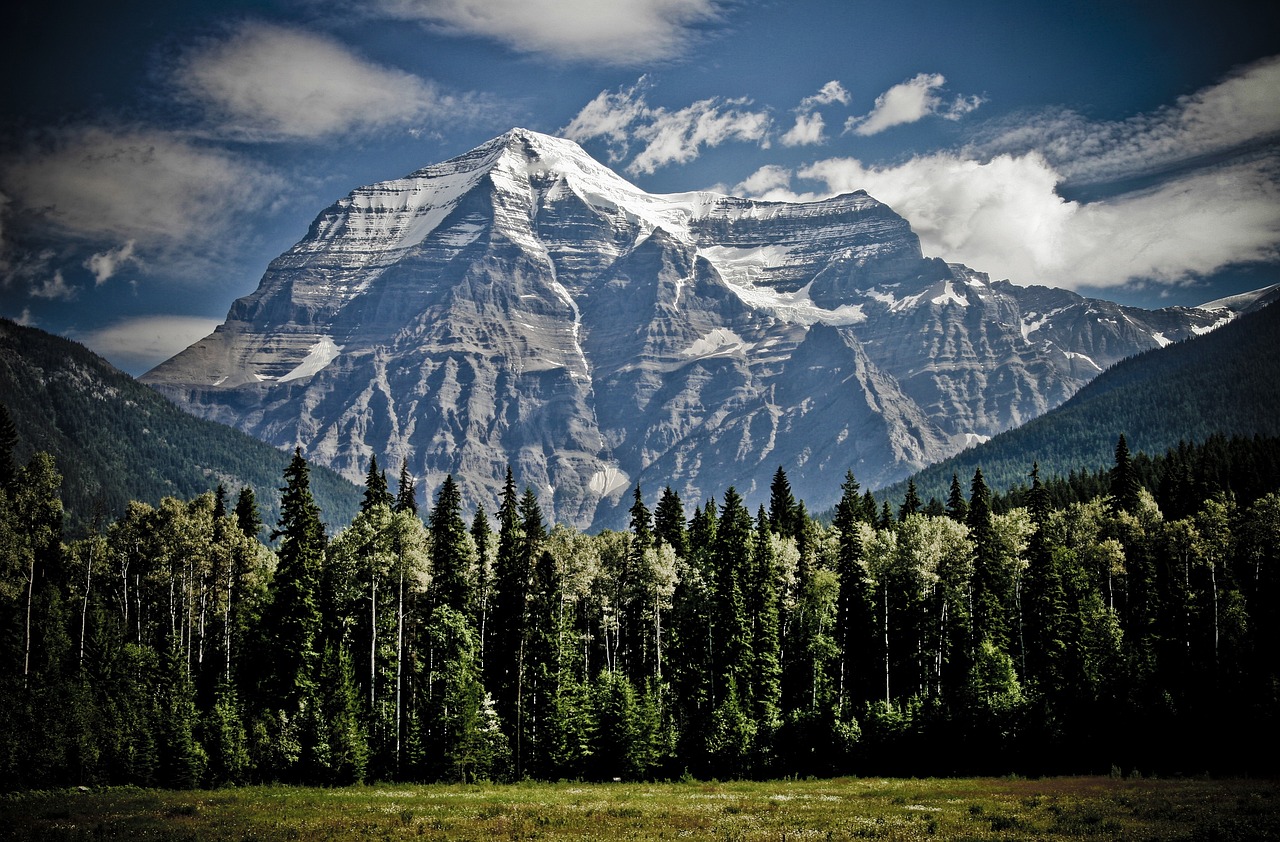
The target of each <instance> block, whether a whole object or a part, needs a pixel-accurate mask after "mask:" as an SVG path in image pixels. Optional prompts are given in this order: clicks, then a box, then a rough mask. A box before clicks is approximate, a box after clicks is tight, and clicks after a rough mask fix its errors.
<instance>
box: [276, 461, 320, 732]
mask: <svg viewBox="0 0 1280 842" xmlns="http://www.w3.org/2000/svg"><path fill="white" fill-rule="evenodd" d="M284 475H285V482H286V485H285V487H284V488H283V489H281V491H282V493H283V496H282V497H281V501H280V522H279V526H278V527H277V529H276V530H275V532H273V533H272V534H273V537H276V538H280V539H281V543H280V549H279V550H278V553H277V556H278V561H277V563H276V572H275V576H274V578H273V579H272V580H271V586H270V589H269V591H268V595H269V605H268V607H267V610H266V612H265V614H264V617H263V624H262V625H263V632H264V636H265V638H266V640H265V644H266V648H265V650H264V652H263V656H264V659H265V661H266V662H267V664H268V665H269V668H268V669H267V672H266V685H267V686H266V688H265V698H264V700H263V701H264V703H265V705H264V706H265V707H266V708H268V709H275V710H281V711H283V712H285V713H286V714H288V715H292V714H293V713H294V712H296V711H298V710H299V709H300V708H301V707H302V705H303V703H304V700H306V699H309V698H310V697H311V696H312V694H313V690H314V686H315V681H316V671H317V669H318V667H319V660H320V654H321V646H322V641H321V639H320V632H321V626H322V619H323V618H322V617H321V613H320V600H321V596H320V586H321V581H320V577H321V571H322V567H323V563H324V549H325V534H324V524H322V523H321V522H320V509H319V507H318V506H316V504H315V500H314V499H313V498H312V496H311V481H310V469H309V467H308V466H307V461H306V460H305V459H303V458H302V450H301V448H298V449H296V450H295V451H294V455H293V459H292V461H290V463H289V466H288V467H287V468H286V469H285V472H284Z"/></svg>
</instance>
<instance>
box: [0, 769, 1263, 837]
mask: <svg viewBox="0 0 1280 842" xmlns="http://www.w3.org/2000/svg"><path fill="white" fill-rule="evenodd" d="M0 838H5V839H23V840H72V839H129V840H135V839H139V840H140V839H157V840H158V839H164V840H228V841H229V842H230V841H232V840H234V842H250V840H261V841H262V842H268V840H270V841H271V842H274V840H292V839H297V840H356V839H379V840H381V839H388V840H390V839H440V840H444V839H448V840H483V841H484V842H498V840H516V839H520V840H533V839H545V840H555V839H605V840H610V839H724V840H802V839H819V840H826V839H896V840H907V839H930V838H933V839H947V840H1012V839H1124V840H1143V839H1146V840H1181V839H1186V840H1253V839H1280V782H1278V781H1258V780H1231V781H1212V780H1151V779H1138V780H1134V779H1117V778H1051V779H1044V780H1022V779H1003V778H995V779H991V778H988V779H973V778H969V779H936V780H899V779H894V780H891V779H875V778H869V779H855V778H841V779H836V780H821V781H817V780H811V781H772V782H764V783H760V782H733V783H678V784H582V783H560V784H520V785H509V786H503V785H492V786H487V785H479V786H404V785H386V786H365V787H350V788H345V789H304V788H296V787H278V786H277V787H246V788H243V789H226V790H215V791H184V792H170V791H163V790H139V789H112V790H105V791H101V792H84V791H70V792H43V793H23V794H16V795H10V796H5V797H3V798H2V799H0Z"/></svg>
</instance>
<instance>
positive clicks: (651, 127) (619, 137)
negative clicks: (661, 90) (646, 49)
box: [559, 78, 772, 174]
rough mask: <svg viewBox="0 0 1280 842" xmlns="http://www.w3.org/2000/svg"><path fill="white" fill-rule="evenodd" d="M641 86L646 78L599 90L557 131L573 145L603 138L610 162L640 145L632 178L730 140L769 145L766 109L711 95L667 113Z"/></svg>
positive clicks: (769, 122)
mask: <svg viewBox="0 0 1280 842" xmlns="http://www.w3.org/2000/svg"><path fill="white" fill-rule="evenodd" d="M645 87H646V80H645V79H644V78H641V79H640V81H639V82H637V83H636V84H635V85H634V86H632V87H630V88H624V89H621V90H619V91H618V92H616V93H612V92H609V91H604V92H601V93H600V94H599V95H598V96H596V98H595V99H593V100H592V101H591V102H589V103H587V105H586V106H585V107H584V108H583V109H582V110H581V111H579V112H578V114H577V115H576V116H575V117H574V118H573V120H571V121H570V122H569V124H568V125H567V126H565V127H564V128H562V129H561V130H560V132H559V133H560V134H561V135H563V136H564V137H567V138H569V139H571V140H576V141H585V140H590V139H593V138H604V139H606V140H607V141H609V144H610V152H609V160H610V162H611V163H617V162H619V161H621V160H623V159H625V158H626V156H627V154H628V153H629V151H630V146H631V144H632V143H642V144H643V148H642V149H641V150H640V151H639V152H638V153H637V154H636V156H635V158H633V159H632V161H631V163H630V164H628V165H627V168H626V169H627V172H629V173H633V174H637V173H638V174H648V173H652V172H654V171H655V170H657V169H658V168H659V167H662V166H666V165H667V164H673V163H675V164H684V163H688V162H689V161H692V160H694V159H696V158H697V157H698V156H699V155H701V154H702V149H703V148H704V147H713V146H719V145H720V144H722V143H725V142H727V141H730V140H737V141H747V142H752V141H754V142H757V143H759V144H761V145H762V146H765V147H767V146H768V145H769V129H770V127H771V126H772V119H771V117H770V116H769V112H768V111H763V110H754V109H752V108H751V107H750V105H751V101H750V100H747V99H723V98H719V97H714V98H711V99H704V100H700V101H698V102H695V103H693V104H692V105H689V106H686V107H685V108H681V109H679V110H676V111H669V110H667V109H665V108H651V107H650V106H649V105H648V103H647V101H646V99H645V94H644V89H645Z"/></svg>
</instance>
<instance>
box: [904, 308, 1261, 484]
mask: <svg viewBox="0 0 1280 842" xmlns="http://www.w3.org/2000/svg"><path fill="white" fill-rule="evenodd" d="M1277 349H1280V307H1278V306H1274V305H1268V306H1265V307H1262V308H1261V309H1259V310H1257V311H1255V312H1252V313H1247V314H1245V315H1243V316H1240V317H1239V318H1237V319H1236V320H1234V321H1232V322H1231V323H1230V324H1227V325H1225V326H1223V327H1221V328H1218V329H1217V330H1215V331H1213V332H1212V333H1209V334H1206V335H1205V336H1201V337H1198V338H1196V339H1190V340H1186V341H1184V342H1179V343H1176V344H1173V345H1170V346H1168V347H1165V348H1159V349H1155V350H1152V351H1147V352H1145V353H1143V354H1139V355H1137V356H1135V357H1131V358H1129V359H1127V360H1124V361H1122V362H1120V363H1117V364H1116V365H1114V366H1112V367H1111V368H1109V369H1108V370H1107V371H1104V372H1103V373H1102V374H1100V375H1098V377H1097V378H1096V379H1094V380H1093V381H1092V382H1090V383H1089V384H1088V385H1086V386H1085V387H1084V388H1082V389H1081V390H1080V391H1079V392H1077V393H1076V394H1075V395H1074V396H1073V397H1072V398H1071V399H1070V400H1068V401H1067V402H1066V403H1064V404H1063V405H1062V406H1061V407H1059V408H1057V409H1055V410H1052V411H1051V412H1048V413H1046V414H1045V415H1042V416H1040V417H1039V418H1036V419H1035V420H1033V421H1030V422H1029V423H1027V424H1025V425H1023V426H1021V427H1017V428H1015V429H1012V430H1009V431H1008V432H1004V433H1001V434H1000V435H998V436H995V437H993V438H992V439H991V440H990V441H988V442H985V443H984V444H981V445H978V446H977V447H974V448H971V449H969V450H966V451H964V452H963V453H960V454H957V455H956V456H953V457H951V458H950V459H946V460H944V461H942V462H939V463H938V464H936V465H933V466H931V467H929V468H925V469H924V470H922V471H920V472H919V473H917V474H916V475H915V476H914V477H912V482H913V483H914V484H915V486H916V490H917V492H918V493H919V494H920V495H921V496H922V497H924V498H925V499H928V498H929V497H931V496H934V497H937V498H938V499H940V500H941V499H945V498H946V495H947V493H948V488H949V483H950V481H951V476H952V474H956V475H958V476H960V477H961V478H964V477H969V476H972V474H973V471H974V469H975V468H977V467H978V466H979V465H981V466H982V470H983V473H984V474H986V476H987V481H988V482H989V483H990V484H991V487H992V488H994V489H997V490H1001V491H1003V490H1006V489H1009V488H1012V487H1014V486H1016V485H1018V484H1020V483H1025V482H1027V472H1028V471H1029V470H1030V468H1029V466H1030V465H1031V463H1032V462H1036V461H1038V462H1039V463H1040V468H1041V470H1042V471H1043V472H1044V473H1045V474H1046V475H1051V474H1061V475H1062V476H1066V475H1068V474H1069V473H1070V472H1072V471H1095V470H1098V469H1099V468H1104V467H1105V466H1107V465H1108V464H1109V461H1110V459H1111V450H1112V447H1113V446H1114V445H1115V438H1116V435H1117V433H1124V434H1125V435H1126V436H1127V438H1128V441H1129V445H1130V447H1132V448H1133V449H1134V450H1135V451H1138V450H1142V451H1144V452H1146V453H1151V454H1156V453H1163V452H1164V451H1166V450H1168V449H1170V448H1176V447H1177V446H1178V444H1179V442H1184V441H1188V442H1189V441H1205V440H1206V439H1208V438H1209V437H1210V436H1212V435H1223V436H1227V437H1230V436H1245V437H1251V436H1257V435H1260V436H1270V437H1274V436H1280V413H1278V412H1276V408H1277V407H1280V353H1277ZM905 490H906V483H905V482H901V483H896V484H894V485H893V486H890V487H887V488H885V489H883V492H884V494H885V495H886V496H888V497H890V498H892V499H901V497H902V495H903V494H904V493H905Z"/></svg>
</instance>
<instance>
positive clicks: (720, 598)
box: [712, 486, 753, 710]
mask: <svg viewBox="0 0 1280 842" xmlns="http://www.w3.org/2000/svg"><path fill="white" fill-rule="evenodd" d="M714 557H715V609H714V612H715V613H714V615H713V616H714V619H713V627H712V632H713V639H714V641H715V647H714V654H715V661H714V669H715V682H716V685H715V686H716V698H717V701H720V700H722V699H723V698H724V696H723V693H724V692H725V691H727V689H728V687H729V686H730V684H736V686H737V687H739V688H740V689H741V690H743V692H744V696H745V694H746V692H747V691H748V690H749V688H750V682H751V661H752V657H753V653H752V641H751V626H750V623H749V622H748V618H747V613H746V599H745V590H746V584H747V583H746V580H747V578H748V576H750V561H751V515H750V514H748V513H747V509H746V507H745V506H743V504H742V498H741V497H740V496H739V495H738V492H737V490H735V489H734V488H733V487H732V486H730V488H729V490H728V491H726V492H725V495H724V506H723V507H722V509H721V511H720V519H719V522H718V523H717V526H716V539H715V545H714ZM739 701H741V702H743V703H745V704H746V709H747V710H750V708H751V703H750V701H749V699H748V698H742V699H740V700H739Z"/></svg>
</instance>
